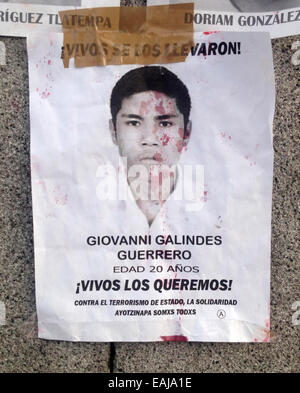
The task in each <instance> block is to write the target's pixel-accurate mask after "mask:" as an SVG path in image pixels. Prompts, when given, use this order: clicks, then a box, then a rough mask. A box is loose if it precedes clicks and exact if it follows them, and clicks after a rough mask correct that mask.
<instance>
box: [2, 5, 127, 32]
mask: <svg viewBox="0 0 300 393" xmlns="http://www.w3.org/2000/svg"><path fill="white" fill-rule="evenodd" d="M119 5H120V0H109V1H107V0H19V1H18V0H0V35H4V36H11V37H27V36H28V35H29V34H37V33H47V32H61V31H62V27H61V20H60V17H59V14H58V12H59V11H63V10H70V9H79V8H89V7H106V6H107V7H118V6H119Z"/></svg>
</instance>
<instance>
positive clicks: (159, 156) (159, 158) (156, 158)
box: [153, 153, 163, 162]
mask: <svg viewBox="0 0 300 393" xmlns="http://www.w3.org/2000/svg"><path fill="white" fill-rule="evenodd" d="M153 158H154V159H155V160H156V161H158V162H162V161H163V159H162V156H161V154H160V153H155V154H154V156H153Z"/></svg>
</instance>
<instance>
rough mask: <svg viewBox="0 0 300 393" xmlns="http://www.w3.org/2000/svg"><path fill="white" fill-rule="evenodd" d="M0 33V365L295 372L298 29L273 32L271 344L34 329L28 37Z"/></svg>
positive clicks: (7, 368)
mask: <svg viewBox="0 0 300 393" xmlns="http://www.w3.org/2000/svg"><path fill="white" fill-rule="evenodd" d="M122 3H123V4H125V3H131V4H132V3H133V2H132V1H124V2H122ZM134 3H135V4H140V3H141V2H140V1H135V2H134ZM142 3H145V2H142ZM127 5H128V4H127ZM0 42H3V43H4V44H5V48H6V56H5V62H6V65H0V138H1V139H0V140H1V144H0V278H1V279H0V306H1V307H2V309H3V308H4V307H5V311H6V318H5V325H3V324H2V325H1V318H0V372H2V373H4V372H17V373H28V372H39V373H40V372H97V373H105V372H115V373H124V372H126V373H136V372H142V373H149V372H153V373H158V372H168V373H182V372H192V373H202V372H217V373H224V372H242V373H243V372H263V373H264V372H279V373H283V372H287V373H290V372H299V371H300V356H299V344H300V315H298V316H297V314H296V311H295V310H296V308H297V307H298V311H299V310H300V286H299V210H298V200H299V189H300V188H299V169H300V168H299V167H300V163H299V162H300V161H299V130H300V118H299V108H300V105H299V104H300V102H299V101H300V98H299V96H300V95H299V93H300V78H299V69H300V56H299V54H298V56H297V54H296V50H297V47H298V48H299V49H300V35H298V36H293V37H286V38H281V39H275V40H273V41H272V42H273V53H274V67H275V78H276V91H277V97H276V111H275V119H274V130H273V133H274V153H275V163H274V178H273V211H272V261H271V335H270V337H271V338H270V343H201V342H200V343H186V342H164V343H163V342H159V343H72V342H61V341H47V340H41V339H38V338H37V320H36V306H35V289H34V255H33V229H32V201H31V184H30V144H29V142H30V120H29V94H28V71H27V67H28V63H27V53H26V39H25V38H11V37H0ZM297 42H298V43H297ZM292 48H294V49H292ZM0 49H1V48H0ZM0 60H1V56H0ZM3 63H4V61H0V64H3ZM1 302H2V303H1ZM297 302H298V303H297ZM1 307H0V311H1ZM293 308H294V309H293ZM2 314H3V313H2Z"/></svg>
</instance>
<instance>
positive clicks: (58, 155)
mask: <svg viewBox="0 0 300 393" xmlns="http://www.w3.org/2000/svg"><path fill="white" fill-rule="evenodd" d="M62 39H63V38H62V35H61V34H55V33H51V34H49V35H48V37H47V39H45V40H43V41H41V40H39V39H37V38H35V37H34V36H31V37H30V38H29V39H28V56H29V80H30V116H31V117H30V119H31V177H32V198H33V222H34V251H35V275H36V302H37V314H38V328H39V329H38V331H39V337H40V338H43V339H53V340H69V341H104V342H108V341H137V342H141V341H212V342H217V341H219V342H220V341H223V342H256V341H257V342H262V341H268V340H269V323H270V315H269V312H270V309H269V302H270V243H271V239H270V234H271V200H272V168H273V149H272V121H273V113H274V101H275V93H274V75H273V64H272V50H271V43H270V38H269V34H267V33H232V32H226V33H216V34H210V35H206V34H203V33H196V34H195V46H194V47H193V48H192V50H191V52H190V53H189V55H188V56H187V58H186V61H185V62H180V63H172V64H171V63H170V64H164V65H155V64H154V65H150V66H142V65H118V66H117V65H110V66H104V67H85V68H74V67H73V68H72V67H70V68H68V69H67V68H64V67H63V63H62V60H61V59H60V56H59V54H60V50H61V42H62Z"/></svg>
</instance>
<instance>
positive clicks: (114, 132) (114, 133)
mask: <svg viewBox="0 0 300 393" xmlns="http://www.w3.org/2000/svg"><path fill="white" fill-rule="evenodd" d="M109 131H110V134H111V139H112V141H113V143H114V144H115V145H117V144H118V142H117V130H116V129H115V126H114V122H113V120H112V119H109Z"/></svg>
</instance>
